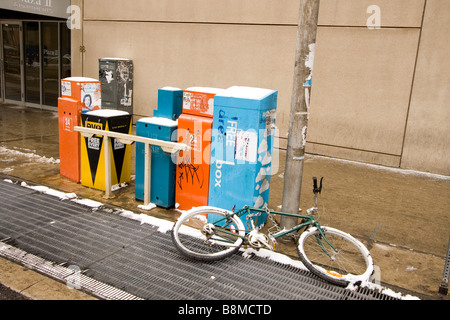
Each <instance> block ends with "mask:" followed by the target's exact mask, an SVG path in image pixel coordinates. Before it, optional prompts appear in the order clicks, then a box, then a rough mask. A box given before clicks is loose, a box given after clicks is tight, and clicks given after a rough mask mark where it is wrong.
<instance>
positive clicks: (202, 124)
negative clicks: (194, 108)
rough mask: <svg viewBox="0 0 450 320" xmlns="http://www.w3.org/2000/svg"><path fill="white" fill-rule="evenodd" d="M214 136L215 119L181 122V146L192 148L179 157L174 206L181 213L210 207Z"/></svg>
mask: <svg viewBox="0 0 450 320" xmlns="http://www.w3.org/2000/svg"><path fill="white" fill-rule="evenodd" d="M211 135H212V118H207V117H199V116H195V115H190V114H182V115H180V117H179V118H178V131H177V136H178V142H180V143H185V144H187V145H188V146H190V147H191V149H190V150H188V151H180V152H179V153H178V154H177V166H176V176H175V202H176V203H178V208H179V209H181V210H188V209H191V208H192V207H199V206H206V205H207V204H208V195H209V169H210V158H211Z"/></svg>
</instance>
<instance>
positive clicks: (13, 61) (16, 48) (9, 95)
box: [1, 23, 23, 101]
mask: <svg viewBox="0 0 450 320" xmlns="http://www.w3.org/2000/svg"><path fill="white" fill-rule="evenodd" d="M1 26H2V50H3V69H2V71H3V86H4V99H5V100H14V101H22V74H23V72H22V64H21V60H22V59H21V52H22V50H21V34H20V27H21V26H20V24H19V23H2V25H1Z"/></svg>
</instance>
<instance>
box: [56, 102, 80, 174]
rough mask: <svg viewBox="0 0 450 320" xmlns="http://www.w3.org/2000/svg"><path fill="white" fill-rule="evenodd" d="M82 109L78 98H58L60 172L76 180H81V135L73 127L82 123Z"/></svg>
mask: <svg viewBox="0 0 450 320" xmlns="http://www.w3.org/2000/svg"><path fill="white" fill-rule="evenodd" d="M81 110H82V104H81V102H80V101H78V100H75V99H72V98H68V97H64V98H61V97H60V98H59V99H58V122H59V167H60V173H61V175H62V176H63V177H66V178H68V179H70V180H73V181H75V182H80V160H79V159H80V137H79V133H78V132H76V131H74V129H73V128H74V127H75V126H78V125H79V123H80V115H81Z"/></svg>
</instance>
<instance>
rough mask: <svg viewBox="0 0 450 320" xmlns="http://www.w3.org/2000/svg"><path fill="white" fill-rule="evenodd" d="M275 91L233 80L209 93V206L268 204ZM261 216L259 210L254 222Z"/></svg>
mask: <svg viewBox="0 0 450 320" xmlns="http://www.w3.org/2000/svg"><path fill="white" fill-rule="evenodd" d="M277 97H278V92H277V91H275V90H268V89H260V88H251V87H238V86H234V87H231V88H228V89H226V90H225V91H224V92H222V93H219V94H217V95H216V96H215V97H214V115H213V130H212V142H211V167H210V188H209V198H208V205H209V206H213V207H219V208H223V209H227V210H232V208H233V207H235V208H236V210H238V209H240V208H242V207H244V206H245V205H248V206H254V207H257V208H262V207H264V206H265V205H268V202H269V189H270V177H271V169H272V158H273V145H274V137H275V117H276V107H277ZM242 219H243V222H244V225H245V224H246V221H245V216H244V217H243V218H242ZM265 221H266V214H265V213H262V214H261V216H260V217H259V218H258V220H257V224H258V225H260V224H263V223H264V222H265Z"/></svg>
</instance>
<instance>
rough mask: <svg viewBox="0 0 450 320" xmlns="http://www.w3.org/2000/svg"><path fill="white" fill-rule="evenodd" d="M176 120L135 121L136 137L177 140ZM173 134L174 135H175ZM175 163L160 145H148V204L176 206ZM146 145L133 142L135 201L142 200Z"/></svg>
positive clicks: (145, 119) (156, 118)
mask: <svg viewBox="0 0 450 320" xmlns="http://www.w3.org/2000/svg"><path fill="white" fill-rule="evenodd" d="M176 129H177V121H174V120H170V119H166V118H160V117H150V118H142V119H139V120H138V121H137V122H136V135H137V136H141V137H145V138H152V139H159V140H164V141H175V142H176V140H177V135H176ZM174 131H175V133H174ZM175 168H176V167H175V163H174V161H172V158H171V154H170V153H166V152H164V151H163V150H162V149H161V147H159V146H153V145H152V146H151V167H150V177H151V178H150V181H151V182H150V201H151V202H152V203H154V204H156V205H157V206H159V207H164V208H170V207H173V206H174V205H175ZM144 174H145V145H144V144H143V143H139V142H138V143H136V179H135V198H136V199H138V200H142V201H143V200H144Z"/></svg>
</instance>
